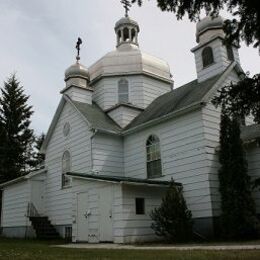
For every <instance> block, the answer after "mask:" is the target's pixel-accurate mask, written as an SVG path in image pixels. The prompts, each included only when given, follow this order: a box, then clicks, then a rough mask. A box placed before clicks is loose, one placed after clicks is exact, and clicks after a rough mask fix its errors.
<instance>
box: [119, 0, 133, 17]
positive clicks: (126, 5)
mask: <svg viewBox="0 0 260 260" xmlns="http://www.w3.org/2000/svg"><path fill="white" fill-rule="evenodd" d="M121 3H122V4H123V6H124V8H125V17H128V12H129V10H130V7H131V6H132V5H131V3H130V1H129V0H121Z"/></svg>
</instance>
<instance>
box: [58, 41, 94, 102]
mask: <svg viewBox="0 0 260 260" xmlns="http://www.w3.org/2000/svg"><path fill="white" fill-rule="evenodd" d="M80 44H82V40H81V39H80V38H79V39H78V42H77V45H76V49H77V56H76V63H75V64H73V65H71V66H70V67H69V68H67V69H66V71H65V78H64V81H65V83H66V86H65V88H64V89H63V90H62V91H61V93H62V94H67V95H69V96H70V97H71V98H72V99H73V100H75V101H79V102H84V103H90V104H91V103H92V92H93V89H92V88H91V87H90V86H89V81H90V79H89V71H88V69H87V68H86V67H85V66H84V65H82V64H80V63H79V60H80V56H79V52H80Z"/></svg>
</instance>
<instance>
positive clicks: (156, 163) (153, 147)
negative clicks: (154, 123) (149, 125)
mask: <svg viewBox="0 0 260 260" xmlns="http://www.w3.org/2000/svg"><path fill="white" fill-rule="evenodd" d="M149 142H150V143H149ZM145 145H146V172H147V178H148V179H153V178H159V177H162V175H163V174H162V157H161V148H160V139H159V137H158V136H157V135H154V134H151V135H149V137H148V138H147V139H146V143H145ZM154 172H157V174H154Z"/></svg>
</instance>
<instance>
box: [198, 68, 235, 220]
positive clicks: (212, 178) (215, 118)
mask: <svg viewBox="0 0 260 260" xmlns="http://www.w3.org/2000/svg"><path fill="white" fill-rule="evenodd" d="M231 81H232V82H237V81H238V76H237V74H236V73H235V72H234V71H232V72H231V73H230V75H229V76H228V77H227V78H226V80H225V81H224V82H223V83H222V86H226V85H228V84H230V82H231ZM220 114H221V112H220V109H219V108H218V109H216V108H215V106H213V105H212V104H211V102H209V103H208V104H207V105H206V106H205V107H204V108H203V110H202V118H203V132H204V138H205V148H206V158H207V165H208V171H209V183H210V196H211V200H212V207H213V215H214V216H219V214H220V194H219V182H218V169H219V162H218V154H217V152H216V148H217V147H218V146H219V130H220Z"/></svg>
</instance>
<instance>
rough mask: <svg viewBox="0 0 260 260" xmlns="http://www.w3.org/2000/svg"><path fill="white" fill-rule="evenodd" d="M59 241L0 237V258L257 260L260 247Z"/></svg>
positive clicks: (52, 259) (31, 259)
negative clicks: (125, 246) (135, 246)
mask: <svg viewBox="0 0 260 260" xmlns="http://www.w3.org/2000/svg"><path fill="white" fill-rule="evenodd" d="M60 243H61V242H60V241H58V242H56V243H55V242H51V243H50V242H45V241H37V240H16V239H3V238H0V259H4V260H9V259H12V260H14V259H15V260H20V259H22V260H25V259H26V260H42V259H44V260H45V259H46V260H47V259H48V260H54V259H55V260H56V259H58V260H67V259H73V260H74V259H75V260H79V259H91V260H101V259H102V260H103V259H104V260H105V259H106V260H108V259H118V260H119V259H120V260H122V259H134V260H136V259H142V260H146V259H160V260H165V259H166V260H167V259H174V260H190V259H191V260H195V259H196V260H206V259H207V260H208V259H209V260H215V259H217V260H221V259H225V260H226V259H228V260H233V259H236V260H242V259H243V260H247V259H248V260H249V259H250V260H254V259H255V260H259V259H260V250H247V251H243V250H239V251H204V250H193V251H174V250H165V251H162V250H105V249H103V250H101V249H69V248H58V247H53V244H60Z"/></svg>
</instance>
